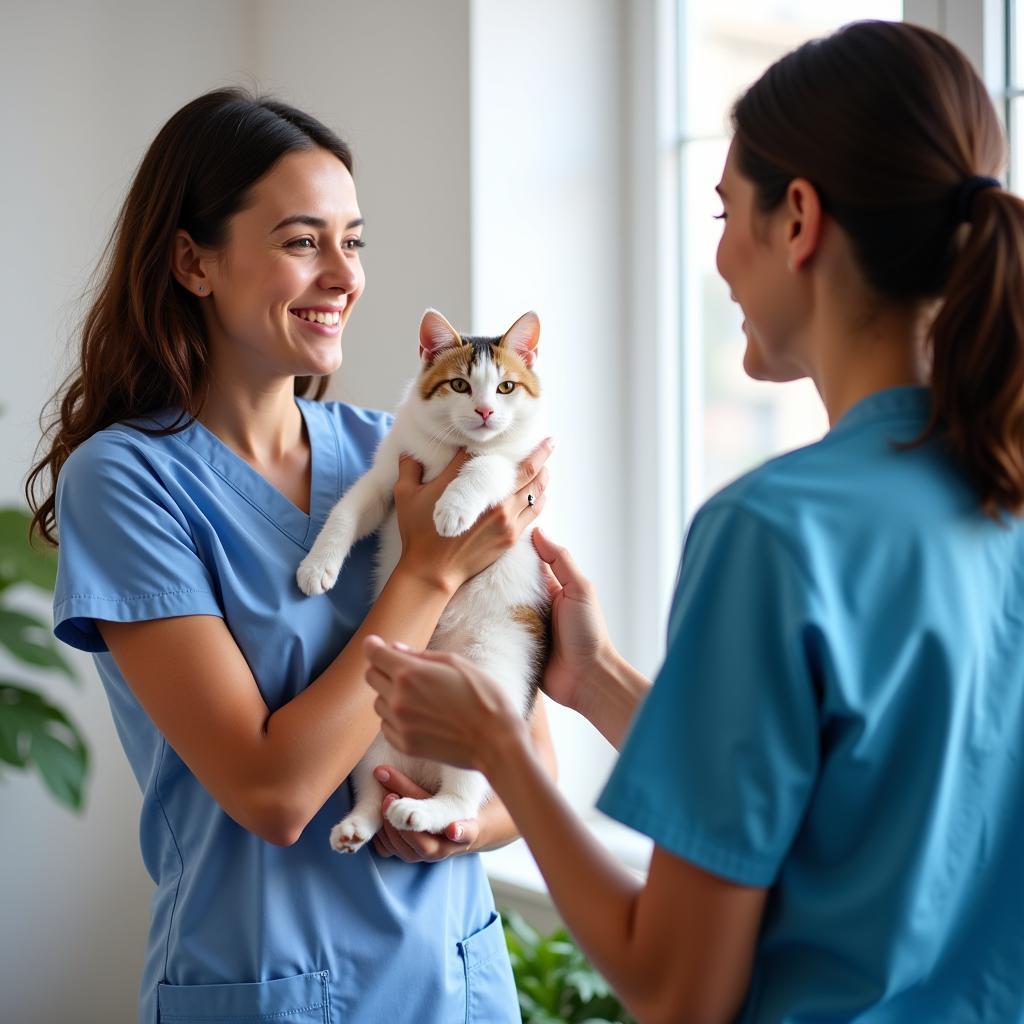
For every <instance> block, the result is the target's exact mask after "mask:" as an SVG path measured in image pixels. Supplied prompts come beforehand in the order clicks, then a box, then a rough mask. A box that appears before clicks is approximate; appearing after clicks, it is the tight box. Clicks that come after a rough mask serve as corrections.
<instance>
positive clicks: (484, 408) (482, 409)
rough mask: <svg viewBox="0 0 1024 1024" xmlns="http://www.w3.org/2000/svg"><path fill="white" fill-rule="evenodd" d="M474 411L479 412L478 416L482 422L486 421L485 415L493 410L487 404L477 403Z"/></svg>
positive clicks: (488, 414)
mask: <svg viewBox="0 0 1024 1024" xmlns="http://www.w3.org/2000/svg"><path fill="white" fill-rule="evenodd" d="M476 412H478V413H479V414H480V418H481V419H482V420H483V421H484V423H486V422H487V417H488V416H490V415H491V413H492V412H494V410H493V409H492V408H491V407H490V406H489V405H478V406H477V407H476Z"/></svg>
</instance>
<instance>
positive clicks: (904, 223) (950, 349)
mask: <svg viewBox="0 0 1024 1024" xmlns="http://www.w3.org/2000/svg"><path fill="white" fill-rule="evenodd" d="M732 119H733V127H734V129H735V133H736V142H735V144H736V152H737V157H738V164H739V168H740V171H741V173H743V174H744V176H745V177H747V178H748V179H749V180H751V181H752V182H753V183H754V186H755V191H756V196H757V203H758V206H759V208H760V209H761V210H764V211H768V210H772V209H774V208H775V207H776V206H777V205H778V203H779V202H780V201H781V200H782V198H783V197H784V195H785V193H786V188H787V186H788V184H789V182H790V181H792V179H793V178H796V177H802V178H806V179H807V180H809V181H810V182H812V183H813V184H814V186H815V187H816V188H817V189H818V192H819V195H820V198H821V202H822V206H823V208H824V209H825V210H826V212H827V213H829V214H830V215H831V216H832V217H833V218H834V219H835V220H836V221H837V222H838V224H839V225H840V226H841V227H842V228H843V230H844V231H845V232H846V234H847V236H848V237H849V239H850V241H851V244H852V247H853V251H854V255H855V257H856V259H857V262H858V264H859V266H860V268H861V270H862V272H863V274H864V276H865V279H866V280H867V282H868V283H869V284H870V285H871V286H872V287H873V288H874V289H875V290H876V292H877V293H878V294H879V295H880V296H881V297H882V299H883V300H884V301H887V302H889V303H892V304H896V305H907V306H909V305H914V304H919V303H922V302H923V301H926V300H934V299H941V300H942V301H941V304H940V308H939V312H938V315H937V317H936V318H935V320H934V322H933V324H932V326H931V329H930V336H929V345H930V355H931V359H932V413H931V418H930V421H929V423H928V426H927V429H926V431H925V434H924V435H923V436H922V438H920V439H919V441H923V440H925V439H926V438H927V437H930V436H932V435H934V434H939V435H940V436H941V437H942V438H943V439H944V441H945V442H946V443H947V444H948V446H949V448H950V450H951V451H952V452H953V454H954V456H955V457H956V458H957V459H958V461H959V463H960V464H961V466H962V467H963V469H964V471H965V472H966V473H967V475H968V477H969V478H970V480H971V481H972V482H973V484H974V485H975V487H976V488H977V491H978V495H979V498H980V501H981V503H982V506H983V507H984V509H985V510H986V511H987V512H988V513H989V514H991V515H993V516H998V515H999V514H1000V513H1001V512H1002V511H1009V512H1012V513H1014V514H1017V515H1020V514H1024V202H1022V201H1021V200H1020V199H1018V198H1016V197H1015V196H1012V195H1010V194H1009V193H1007V192H1004V191H1003V190H1002V189H998V188H991V187H989V188H984V189H983V190H979V191H977V192H976V193H975V194H974V195H973V196H972V197H970V200H971V201H970V203H969V204H968V206H967V208H966V209H965V207H964V203H963V200H964V198H965V192H964V185H965V183H967V182H969V181H970V180H971V179H974V178H976V177H977V176H979V175H984V176H989V175H995V174H998V173H999V172H1000V171H1001V170H1002V169H1003V166H1004V162H1005V153H1006V143H1005V139H1004V137H1003V133H1002V130H1001V128H1000V126H999V120H998V118H997V116H996V112H995V109H994V108H993V106H992V102H991V100H990V99H989V96H988V93H987V92H986V90H985V86H984V84H983V83H982V81H981V79H980V78H979V77H978V75H977V74H976V73H975V71H974V69H973V68H972V67H971V65H970V62H969V61H968V60H967V58H966V57H965V56H964V55H963V54H962V53H961V52H960V51H959V50H958V49H957V48H956V47H955V46H954V45H953V44H952V43H950V42H949V41H948V40H946V39H944V38H943V37H942V36H940V35H938V34H937V33H935V32H931V31H929V30H927V29H923V28H920V27H918V26H915V25H908V24H905V23H898V22H897V23H893V22H857V23H854V24H852V25H847V26H846V27H845V28H843V29H840V30H839V31H838V32H836V33H834V34H833V35H831V36H827V37H825V38H824V39H819V40H815V41H813V42H810V43H806V44H804V45H803V46H801V47H800V48H799V49H797V50H794V51H793V52H792V53H790V54H788V55H787V56H785V57H783V58H782V59H781V60H780V61H778V62H777V63H775V64H774V65H772V67H770V68H769V69H768V71H766V72H765V74H764V75H763V76H762V77H761V78H760V79H759V80H758V81H757V82H756V83H755V84H754V85H753V86H752V87H751V88H750V89H749V90H748V91H747V92H746V93H745V94H744V95H743V96H742V97H741V98H740V99H739V101H738V102H737V103H736V105H735V107H734V108H733V115H732ZM965 221H966V223H965Z"/></svg>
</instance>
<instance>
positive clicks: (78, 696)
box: [0, 0, 630, 1024]
mask: <svg viewBox="0 0 1024 1024" xmlns="http://www.w3.org/2000/svg"><path fill="white" fill-rule="evenodd" d="M620 20H621V18H620V3H619V0H592V2H591V0H564V2H562V3H559V4H545V3H543V2H541V0H520V2H517V3H514V4H513V3H499V2H497V0H472V2H471V0H432V2H431V3H429V4H425V3H422V2H418V0H387V2H385V3H377V4H369V3H362V2H359V0H291V2H289V3H281V2H274V0H249V2H246V0H219V2H218V3H213V4H211V3H205V2H200V0H178V2H177V3H175V4H165V3H158V2H155V0H146V2H138V0H134V2H129V0H102V2H100V0H92V2H89V0H78V2H74V3H72V2H64V3H54V2H52V0H50V2H47V0H35V2H33V3H31V4H29V3H28V2H15V0H0V90H2V93H0V94H2V95H3V96H4V113H5V117H4V129H5V132H4V138H5V145H4V159H3V160H2V161H0V196H3V200H2V215H0V243H2V252H3V256H2V259H3V273H2V274H0V299H2V301H3V308H4V310H5V330H4V332H3V334H2V341H0V346H2V354H3V366H4V372H3V374H2V375H0V406H2V407H3V410H4V411H3V413H2V415H0V504H8V503H12V502H17V501H20V494H21V485H22V481H23V478H24V475H25V473H26V471H27V469H28V468H29V465H30V462H31V458H32V451H33V448H34V445H35V442H36V440H37V437H38V428H37V417H38V414H39V410H40V408H41V407H42V406H43V404H44V402H45V400H46V399H47V398H48V397H49V395H50V394H51V393H52V391H53V389H54V387H55V386H56V384H57V383H58V381H59V380H60V379H61V378H62V377H63V375H64V373H65V372H66V370H67V367H68V366H69V365H70V363H69V355H68V352H67V346H68V344H69V342H73V338H74V326H75V323H76V320H77V317H78V315H79V314H80V313H81V310H82V306H81V304H80V303H79V301H78V298H79V296H80V295H81V293H82V292H83V290H84V287H85V285H86V281H87V278H88V275H89V273H90V271H91V270H92V268H93V266H94V264H95V261H96V259H97V257H98V256H99V253H100V251H101V249H102V245H103V243H104V242H105V240H106V236H107V233H108V232H109V229H110V225H111V223H112V221H113V217H114V215H115V213H116V210H117V208H118V205H119V203H120V200H121V198H122V196H123V193H124V190H125V188H126V186H127V184H128V182H129V180H130V177H131V174H132V171H133V169H134V167H135V166H136V164H137V162H138V161H139V159H140V158H141V156H142V154H143V152H144V150H145V147H146V146H147V145H148V143H149V141H150V140H151V139H152V137H153V135H154V134H155V132H156V130H157V129H158V128H159V126H160V125H161V124H162V123H163V122H164V121H165V120H166V118H167V117H168V116H169V115H170V114H171V113H173V111H174V110H176V109H177V108H178V107H179V106H180V105H181V104H182V103H184V102H185V101H187V100H188V99H190V98H192V97H194V96H196V95H198V94H199V93H201V92H203V91H205V90H207V89H209V88H213V87H215V86H218V85H222V84H227V83H241V84H246V85H255V86H256V87H259V88H262V89H264V90H266V91H272V92H275V93H276V94H277V95H279V96H280V98H282V99H284V100H286V101H287V102H291V103H294V104H295V105H297V106H300V107H303V108H306V109H308V110H310V111H311V112H312V113H314V114H316V115H317V116H319V117H320V118H321V119H323V120H324V121H325V122H326V123H327V124H329V125H330V126H331V127H333V128H335V129H336V130H337V131H338V132H339V133H340V134H341V135H342V136H343V137H344V138H347V139H348V140H349V141H350V142H351V143H352V145H353V147H354V149H355V155H356V182H357V187H358V189H359V196H360V203H361V206H362V209H363V213H364V215H365V216H366V219H367V228H366V239H367V241H368V243H369V244H368V247H367V249H366V251H365V254H364V255H365V264H366V267H367V274H368V287H367V291H366V294H365V296H364V298H363V299H362V301H361V304H360V308H359V310H358V311H357V313H356V315H355V317H354V318H353V321H352V323H351V324H350V326H349V328H348V329H347V331H346V344H345V364H344V367H343V369H342V371H341V373H340V375H339V378H338V379H337V380H336V382H335V383H334V385H333V386H332V392H333V393H334V394H335V395H337V396H340V397H344V398H346V399H349V400H352V401H356V402H359V403H361V404H365V405H370V406H376V407H389V406H391V405H393V403H394V401H395V398H396V397H397V394H398V390H399V387H400V385H401V383H402V381H403V380H404V379H405V377H406V376H407V375H409V374H411V373H412V372H414V369H415V344H416V342H415V328H416V324H417V322H418V318H419V315H420V313H421V312H422V310H423V308H424V307H425V306H427V305H434V306H437V307H439V308H441V309H442V310H444V311H445V312H446V313H447V314H448V316H449V318H450V319H451V320H452V321H453V323H455V324H457V325H458V326H460V327H462V328H464V329H468V330H472V331H475V332H481V333H483V332H498V331H500V330H502V329H503V328H504V327H505V326H507V324H508V323H509V322H511V319H512V318H514V317H515V316H516V315H518V314H519V313H520V312H522V311H523V310H524V309H526V308H530V307H533V308H536V309H537V310H538V312H539V313H540V315H541V318H542V321H543V337H542V344H543V346H544V355H543V359H544V361H543V363H542V364H541V367H542V369H543V372H544V375H545V381H546V384H547V386H548V391H549V394H550V396H551V401H552V406H553V411H554V415H553V423H554V429H555V434H556V436H557V437H558V440H559V450H558V452H557V454H556V456H555V461H554V462H553V464H552V468H553V470H554V471H555V481H556V482H555V484H554V487H553V495H552V502H551V506H550V508H551V511H550V514H549V517H548V522H549V526H550V531H551V533H552V535H553V536H555V537H556V538H557V539H561V540H564V541H566V542H567V543H571V545H572V548H573V551H574V553H575V554H576V556H577V558H578V559H579V561H580V563H581V564H582V565H583V566H584V567H585V568H586V569H587V571H588V572H590V573H591V574H592V576H593V577H594V579H595V580H596V581H597V583H598V585H599V587H600V589H601V591H602V593H603V594H604V595H605V599H606V608H607V611H608V615H609V620H610V622H611V625H612V629H613V632H615V633H616V635H617V639H619V640H620V642H622V644H623V646H624V647H625V648H626V649H628V648H629V646H630V637H629V634H628V632H626V626H625V624H626V623H627V622H628V617H627V614H626V612H627V607H628V595H626V593H625V592H624V585H623V584H624V580H625V578H626V575H625V571H626V562H627V561H628V553H627V551H626V550H625V548H624V547H623V546H622V545H621V544H620V543H619V542H618V540H617V539H618V538H622V537H623V535H624V526H625V522H626V510H625V506H624V501H625V498H624V495H623V488H622V486H621V481H622V480H623V479H625V467H624V465H623V462H624V459H625V449H624V444H623V441H622V437H623V435H624V431H623V428H622V424H623V423H624V417H625V408H624V397H623V389H622V388H621V387H620V381H621V379H622V372H623V370H622V368H623V361H624V360H625V358H626V355H625V354H624V350H623V345H622V325H623V322H624V312H623V298H622V292H623V287H624V286H623V275H624V274H625V272H626V271H625V266H624V264H625V262H626V260H627V258H628V257H627V255H626V253H625V252H624V245H623V243H622V225H621V223H620V214H619V212H618V209H619V203H618V201H619V198H620V190H621V188H622V180H621V171H620V164H619V160H620V149H621V140H620V138H619V136H620V122H621V116H620V98H619V92H620V85H621V83H620V82H619V77H618V76H619V70H618V69H619V67H620V63H621V62H620V53H619V47H620V43H619V40H618V32H619V27H620ZM325 41H327V42H328V43H329V47H328V46H325ZM44 610H45V606H44ZM75 663H76V665H77V666H78V667H79V669H80V674H81V677H82V679H83V686H82V688H81V690H80V691H78V692H76V691H74V690H72V689H71V688H70V687H69V686H68V685H67V684H52V683H51V682H50V681H47V680H43V681H42V684H43V685H45V687H46V689H47V690H48V691H50V692H52V693H53V694H54V696H55V697H56V698H58V699H59V700H60V701H61V702H62V703H63V704H64V705H65V706H66V707H67V708H68V709H69V710H70V711H71V713H72V714H73V715H74V717H75V718H76V719H77V720H78V721H79V722H80V723H81V725H82V727H83V729H84V731H85V732H86V734H87V736H88V738H89V741H90V745H91V749H92V754H93V760H94V766H93V774H92V778H91V780H90V785H89V799H88V807H87V810H86V812H85V814H84V816H82V817H81V818H79V817H76V816H74V815H72V814H70V813H67V812H65V811H63V810H61V809H60V808H58V807H57V806H56V805H55V804H54V802H53V801H52V800H51V799H50V798H49V797H48V796H46V794H45V793H44V791H43V790H42V788H41V786H40V785H39V784H38V783H36V781H35V780H34V779H32V778H29V777H23V776H18V775H13V774H9V775H6V776H5V777H4V778H3V779H2V780H0V811H2V820H3V822H4V842H3V845H2V850H3V860H2V870H0V906H2V907H3V914H2V918H0V922H2V923H0V992H2V993H3V996H2V1000H3V1002H2V1010H0V1016H2V1017H3V1019H4V1020H11V1021H13V1022H17V1024H36V1022H39V1024H50V1022H53V1021H56V1020H72V1019H73V1020H76V1021H84V1022H91V1021H96V1022H104V1024H106V1022H110V1021H127V1020H130V1019H132V1017H133V1014H134V1005H135V992H136V986H137V979H138V976H139V972H140V969H141V963H142V947H143V941H144V935H145V928H146V923H147V920H148V897H149V892H150V889H151V886H150V883H149V880H148V878H147V877H146V875H145V873H144V871H143V868H142V865H141V861H140V857H139V854H138V839H137V828H138V808H139V798H138V795H137V792H136V787H135V784H134V781H133V780H132V779H131V777H130V774H129V772H128V769H127V765H126V762H125V760H124V755H123V753H122V751H121V748H120V744H119V742H118V740H117V737H116V735H115V733H114V730H113V726H112V724H111V721H110V715H109V711H108V709H107V706H106V701H105V699H104V697H103V694H102V690H101V688H100V685H99V682H98V680H97V678H96V676H95V674H94V672H93V670H92V666H91V662H90V661H89V659H88V658H87V657H81V658H77V659H76V660H75ZM4 667H5V666H3V665H2V664H0V669H2V668H4ZM559 728H560V730H561V742H562V743H563V745H564V744H566V743H576V742H583V743H585V744H586V743H589V744H590V745H591V747H592V748H593V749H597V744H596V741H594V740H593V738H592V737H591V736H589V735H588V733H587V730H585V729H584V730H582V731H581V730H579V728H578V727H576V726H575V725H573V724H572V723H571V722H560V723H559ZM577 733H579V735H577ZM563 771H564V773H565V775H566V777H567V781H568V784H569V785H570V787H572V788H575V789H579V790H580V791H581V792H583V793H584V797H583V798H582V799H586V798H587V794H592V793H593V792H594V791H595V790H596V788H597V786H598V785H599V783H600V781H601V779H600V777H599V776H600V771H596V772H595V771H594V770H593V769H592V768H591V769H587V770H583V771H580V770H578V769H576V768H574V767H573V764H572V763H571V762H570V761H569V760H568V759H567V758H565V757H564V755H563Z"/></svg>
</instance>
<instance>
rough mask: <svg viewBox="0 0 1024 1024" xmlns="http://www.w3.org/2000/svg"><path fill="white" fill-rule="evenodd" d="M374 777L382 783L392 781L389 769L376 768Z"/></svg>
mask: <svg viewBox="0 0 1024 1024" xmlns="http://www.w3.org/2000/svg"><path fill="white" fill-rule="evenodd" d="M373 777H374V778H375V779H376V780H377V781H378V782H382V783H383V782H390V781H391V772H389V771H388V770H387V768H374V769H373Z"/></svg>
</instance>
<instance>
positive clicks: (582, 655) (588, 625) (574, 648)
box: [533, 527, 612, 711]
mask: <svg viewBox="0 0 1024 1024" xmlns="http://www.w3.org/2000/svg"><path fill="white" fill-rule="evenodd" d="M533 546H534V547H535V548H536V549H537V554H538V555H540V558H541V561H543V562H544V563H545V569H546V571H547V580H548V592H549V593H550V595H551V628H552V634H553V637H552V649H551V656H550V658H549V659H548V664H547V668H546V669H545V671H544V679H543V681H542V683H541V686H542V688H543V690H544V692H545V693H546V694H547V695H548V696H549V697H551V698H552V700H556V701H558V703H559V704H563V705H565V706H566V707H568V708H572V709H573V710H576V711H579V710H581V706H582V704H583V703H585V694H584V693H583V692H582V691H583V688H584V687H585V685H586V680H587V678H588V677H590V676H591V675H592V674H593V670H594V666H595V665H596V664H597V662H598V661H599V659H600V658H601V657H602V655H603V654H604V653H605V652H607V651H608V650H610V648H611V646H612V644H611V639H610V638H609V636H608V627H607V626H606V625H605V621H604V614H603V613H602V611H601V606H600V604H599V603H598V600H597V592H596V591H595V590H594V585H593V584H592V583H591V582H590V581H589V580H588V579H587V578H586V577H585V576H584V575H583V573H581V572H580V570H579V569H578V568H577V566H576V563H575V562H574V561H573V559H572V556H571V555H570V554H569V552H568V551H567V550H566V549H565V548H562V547H559V546H558V545H557V544H554V543H552V541H551V540H550V539H549V538H548V537H547V536H546V535H545V534H544V533H542V532H541V530H540V528H539V527H537V528H535V529H534V531H533Z"/></svg>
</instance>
